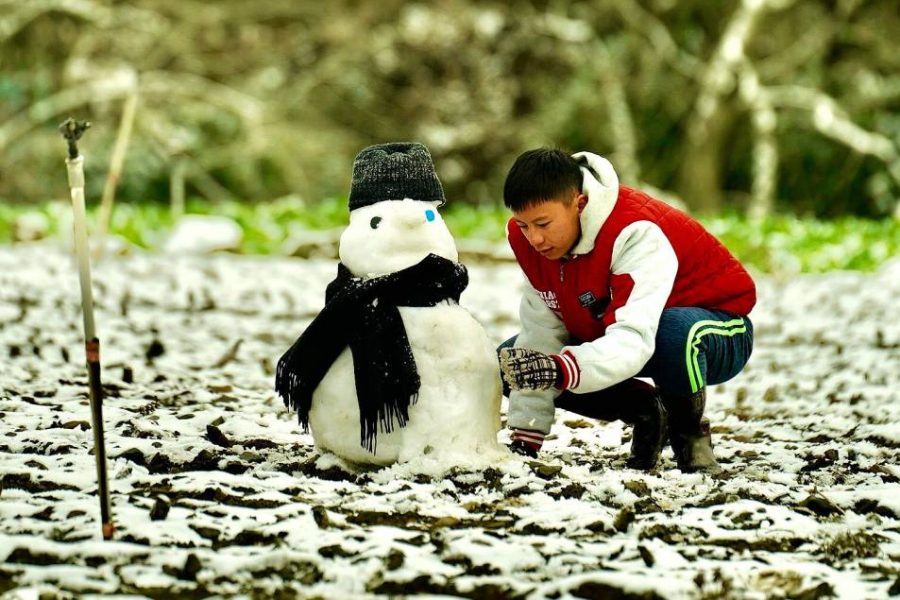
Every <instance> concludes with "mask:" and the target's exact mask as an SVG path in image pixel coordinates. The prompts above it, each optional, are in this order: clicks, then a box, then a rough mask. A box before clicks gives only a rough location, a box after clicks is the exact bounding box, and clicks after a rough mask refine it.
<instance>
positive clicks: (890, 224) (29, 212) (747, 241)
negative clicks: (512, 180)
mask: <svg viewBox="0 0 900 600" xmlns="http://www.w3.org/2000/svg"><path fill="white" fill-rule="evenodd" d="M187 210H188V212H189V213H195V214H216V215H224V216H228V217H231V218H232V219H234V220H235V221H237V222H238V223H239V224H240V225H241V227H242V228H243V230H244V241H243V245H242V247H241V249H240V250H241V252H244V253H247V254H277V253H278V252H279V249H280V248H281V246H282V244H283V242H284V240H285V239H287V238H288V237H289V236H290V234H291V232H292V231H294V230H295V229H298V228H305V229H326V228H338V227H344V226H345V225H346V224H347V219H348V213H347V203H346V200H345V199H343V198H335V199H330V200H325V201H322V202H319V203H317V204H314V205H307V204H304V203H303V202H302V201H300V200H299V199H296V198H285V199H282V200H278V201H275V202H270V203H264V204H262V203H261V204H244V203H238V202H231V203H223V204H210V203H208V202H200V201H193V202H189V203H188V207H187ZM70 211H71V209H70V208H69V206H68V205H67V204H65V203H61V202H55V203H46V204H43V205H40V206H37V207H34V206H21V205H10V204H5V203H0V243H9V242H10V241H12V239H13V234H12V230H13V224H14V223H16V222H17V221H18V222H20V223H23V222H34V221H36V222H37V223H38V224H42V227H43V229H45V231H46V233H47V234H48V235H51V236H53V235H57V234H58V232H59V230H60V227H62V226H65V227H68V226H69V222H70ZM89 212H90V213H91V218H92V219H93V218H95V216H96V207H93V206H92V207H91V208H90V209H89ZM442 214H443V216H444V219H445V221H446V222H447V226H448V227H449V228H450V231H451V232H452V233H453V235H454V237H456V238H457V239H464V238H474V239H484V240H494V241H498V242H502V241H503V239H504V238H505V235H506V221H507V219H508V218H509V215H508V213H507V211H506V210H505V209H504V208H503V207H501V206H498V207H477V208H476V207H468V206H461V205H456V206H454V207H451V208H449V209H447V210H444V211H442ZM701 221H702V222H703V224H704V225H705V226H706V227H707V228H708V229H709V230H710V231H711V232H712V233H713V234H715V235H716V237H718V238H719V239H720V240H722V241H723V242H724V243H725V245H726V246H728V248H729V249H730V250H731V251H732V252H733V253H734V254H735V255H736V256H737V257H738V258H739V259H741V260H742V261H743V262H744V263H745V264H747V265H749V266H751V267H753V268H755V269H757V270H760V271H764V272H778V273H796V272H810V273H821V272H824V271H830V270H834V269H850V270H860V271H870V270H873V269H876V268H877V267H878V266H879V265H880V264H882V263H883V262H884V261H885V260H886V259H887V258H889V257H892V256H898V255H900V222H898V221H897V220H895V219H885V220H881V221H870V220H863V219H857V218H849V217H847V218H842V219H837V220H833V221H817V220H813V219H800V218H797V217H794V216H789V215H773V216H771V217H768V218H766V219H764V220H762V221H759V222H750V221H748V220H747V219H745V218H743V217H741V216H738V215H725V216H719V217H714V218H704V219H701ZM172 225H173V221H172V217H171V214H170V212H169V209H168V207H167V206H165V205H160V204H121V205H118V206H116V209H115V211H114V213H113V219H112V223H111V230H112V233H115V234H117V235H120V236H122V237H124V238H126V239H127V240H129V241H131V242H132V243H133V244H135V245H137V246H139V247H141V248H147V249H153V248H155V247H157V246H158V245H159V244H160V243H161V242H162V241H163V240H164V239H165V236H166V234H167V233H168V232H169V231H170V230H171V228H172Z"/></svg>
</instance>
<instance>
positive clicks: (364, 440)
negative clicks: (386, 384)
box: [359, 392, 419, 454]
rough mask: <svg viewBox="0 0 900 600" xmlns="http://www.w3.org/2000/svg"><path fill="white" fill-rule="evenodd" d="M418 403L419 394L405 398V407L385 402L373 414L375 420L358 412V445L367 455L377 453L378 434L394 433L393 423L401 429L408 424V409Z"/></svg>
mask: <svg viewBox="0 0 900 600" xmlns="http://www.w3.org/2000/svg"><path fill="white" fill-rule="evenodd" d="M418 401H419V392H413V393H412V394H410V395H409V397H408V398H407V401H406V403H405V405H402V404H400V403H397V402H387V403H385V404H384V405H383V406H381V407H380V408H379V409H378V411H377V412H376V414H375V418H366V417H364V416H363V415H362V413H361V412H360V428H359V436H360V439H359V443H360V445H361V446H362V447H363V448H365V449H366V450H367V451H368V452H369V453H371V454H375V453H376V452H377V451H378V443H377V440H378V433H391V432H392V431H394V422H395V421H396V423H397V426H398V427H400V428H401V429H403V428H404V427H406V424H407V423H409V407H410V406H413V405H414V404H416V403H417V402H418Z"/></svg>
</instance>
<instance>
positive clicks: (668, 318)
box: [500, 148, 756, 473]
mask: <svg viewBox="0 0 900 600" xmlns="http://www.w3.org/2000/svg"><path fill="white" fill-rule="evenodd" d="M503 198H504V204H505V205H506V206H507V208H509V209H510V210H512V213H513V217H512V219H510V221H509V224H508V237H509V243H510V245H511V246H512V249H513V252H514V253H515V256H516V260H517V261H518V263H519V266H520V267H521V268H522V270H523V272H524V274H525V276H526V278H527V280H528V283H529V284H530V285H528V286H526V290H525V292H524V294H523V297H522V302H521V307H520V317H521V324H522V330H521V333H520V334H519V335H518V336H517V337H516V338H513V339H512V340H509V341H508V342H506V343H505V344H503V345H502V346H501V349H500V367H501V372H502V374H503V378H504V380H505V383H506V384H508V386H509V387H510V390H511V391H510V392H509V394H508V395H509V415H508V426H509V427H510V428H511V429H512V430H513V431H512V440H513V443H512V445H511V447H512V449H513V450H515V451H517V452H519V453H522V454H527V455H529V456H536V455H537V451H538V450H539V449H540V447H541V444H542V442H543V439H544V436H545V435H546V434H547V433H548V432H549V431H550V427H551V425H552V423H553V419H554V408H555V407H557V406H558V407H560V408H564V409H566V410H570V411H573V412H576V413H579V414H582V415H585V416H588V417H592V418H598V419H603V420H622V421H624V422H625V423H629V424H633V425H634V432H633V437H632V445H631V456H630V458H629V460H628V465H629V466H630V467H632V468H638V469H644V470H649V469H653V468H654V467H655V466H656V463H657V461H658V459H659V454H660V451H661V450H662V448H663V446H664V444H665V440H666V436H667V434H668V439H669V440H670V442H671V444H672V450H673V452H674V454H675V460H676V462H677V464H678V467H679V468H680V469H681V470H682V471H683V472H696V471H703V472H710V473H712V472H717V471H719V470H720V467H719V464H718V462H717V461H716V459H715V456H714V455H713V451H712V442H711V439H710V433H709V421H708V420H707V419H705V418H704V417H703V411H704V408H705V405H706V385H708V384H716V383H721V382H724V381H727V380H728V379H731V378H732V377H734V376H735V375H736V374H737V373H739V372H740V371H741V369H743V367H744V365H745V364H746V363H747V359H748V358H749V357H750V352H751V350H752V347H753V326H752V324H751V323H750V319H748V318H747V314H748V313H749V312H750V310H751V309H752V308H753V305H754V304H755V303H756V288H755V286H754V284H753V280H752V279H751V278H750V276H749V275H748V273H747V271H746V270H745V269H744V267H743V266H742V265H741V264H740V263H739V262H738V261H737V259H735V258H734V256H732V255H731V253H729V252H728V250H727V249H726V248H725V247H724V246H723V245H722V244H721V243H720V242H719V241H718V240H717V239H716V238H715V237H713V236H712V235H711V234H709V233H708V232H707V231H706V230H705V229H703V227H702V226H701V225H700V224H699V223H697V222H696V221H695V220H693V219H692V218H690V217H689V216H687V215H686V214H684V213H682V212H680V211H678V210H676V209H674V208H672V207H671V206H669V205H667V204H664V203H662V202H660V201H658V200H654V199H653V198H651V197H649V196H647V195H646V194H644V193H642V192H639V191H637V190H634V189H631V188H628V187H625V186H620V185H619V182H618V177H617V176H616V173H615V171H614V170H613V168H612V165H611V164H610V163H609V162H608V161H607V160H606V159H604V158H602V157H600V156H597V155H595V154H590V153H587V152H580V153H578V154H575V155H574V156H568V155H567V154H565V153H563V152H561V151H559V150H551V149H546V148H541V149H537V150H531V151H528V152H525V153H524V154H522V155H521V156H519V158H518V159H516V162H515V164H513V166H512V169H511V170H510V172H509V174H508V175H507V178H506V184H505V186H504V189H503ZM635 377H643V378H650V379H652V380H653V382H654V383H655V384H656V387H654V386H652V385H650V384H648V383H645V382H643V381H641V380H638V379H634V378H635Z"/></svg>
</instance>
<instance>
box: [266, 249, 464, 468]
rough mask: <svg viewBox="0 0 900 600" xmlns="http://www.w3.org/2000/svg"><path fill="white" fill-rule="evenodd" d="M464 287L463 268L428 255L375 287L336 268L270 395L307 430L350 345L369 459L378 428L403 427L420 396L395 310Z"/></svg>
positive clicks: (446, 296) (286, 355) (374, 283)
mask: <svg viewBox="0 0 900 600" xmlns="http://www.w3.org/2000/svg"><path fill="white" fill-rule="evenodd" d="M468 284H469V276H468V273H467V272H466V268H465V267H464V266H462V265H461V264H458V263H455V262H453V261H450V260H447V259H446V258H441V257H440V256H437V255H435V254H429V255H428V256H426V257H425V258H424V259H422V261H420V262H419V263H417V264H415V265H413V266H411V267H408V268H406V269H403V270H402V271H397V272H396V273H390V274H388V275H384V276H382V277H376V278H373V279H363V278H360V277H355V276H354V275H353V274H352V273H351V272H350V271H349V270H348V269H347V267H345V266H344V265H343V264H342V263H338V274H337V278H336V279H335V280H334V281H332V282H331V283H330V284H328V287H327V288H326V290H325V308H323V309H322V312H320V313H319V314H318V315H317V316H316V318H315V319H314V320H313V322H312V323H310V325H309V327H307V328H306V331H304V332H303V333H302V334H301V335H300V337H299V338H298V339H297V341H296V342H294V345H293V346H291V348H290V349H289V350H288V351H287V352H285V353H284V356H282V357H281V359H280V360H279V361H278V371H277V373H276V376H275V390H276V391H277V392H278V394H279V395H280V396H281V398H282V400H284V405H285V406H286V407H288V408H291V409H294V410H296V411H297V414H298V416H299V421H300V424H301V425H302V426H303V429H304V431H308V430H309V409H310V407H311V406H312V395H313V392H314V391H315V390H316V387H317V386H318V385H319V382H320V381H322V378H323V377H325V374H326V373H327V372H328V369H329V368H331V365H332V363H334V361H335V360H336V359H337V357H338V355H339V354H340V353H341V352H342V351H343V350H344V348H345V347H347V346H348V345H349V346H350V351H351V353H352V354H353V374H354V376H355V378H356V396H357V399H358V401H359V426H360V443H361V445H362V446H363V447H364V448H366V449H367V450H368V451H369V452H372V453H373V454H374V453H375V441H376V440H375V438H376V434H377V429H378V424H379V423H380V424H381V431H383V432H385V433H389V432H390V431H392V430H393V426H394V425H393V424H394V420H396V421H397V423H398V424H399V425H400V427H405V426H406V422H407V421H408V420H409V407H410V405H411V404H415V402H416V400H417V398H418V393H419V385H420V380H419V372H418V371H417V369H416V361H415V359H414V358H413V354H412V349H411V348H410V347H409V339H408V338H407V337H406V329H405V328H404V326H403V320H402V318H401V317H400V311H399V310H397V307H398V306H435V305H436V304H438V303H439V302H442V301H444V300H448V299H452V300H454V301H456V302H459V296H460V294H462V292H463V290H465V289H466V286H467V285H468Z"/></svg>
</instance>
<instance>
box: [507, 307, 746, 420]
mask: <svg viewBox="0 0 900 600" xmlns="http://www.w3.org/2000/svg"><path fill="white" fill-rule="evenodd" d="M517 337H518V336H513V337H511V338H510V339H508V340H506V341H505V342H503V343H502V344H500V346H499V347H498V348H497V351H498V352H499V351H500V349H502V348H510V347H512V346H513V344H515V341H516V338H517ZM752 351H753V323H751V322H750V319H749V318H748V317H739V316H736V315H733V314H731V313H728V312H725V311H720V310H708V309H705V308H690V307H688V308H680V307H679V308H667V309H665V310H664V311H663V312H662V315H661V316H660V319H659V329H658V330H657V332H656V350H655V351H654V352H653V356H651V357H650V360H648V361H647V364H645V365H644V367H643V368H642V369H641V370H640V372H639V373H637V375H636V377H647V378H650V379H653V382H654V383H655V384H656V387H658V388H659V391H660V393H661V394H662V395H663V396H671V397H674V396H688V395H691V394H694V393H696V392H698V391H700V390H701V389H703V388H704V387H705V386H706V385H714V384H717V383H724V382H726V381H728V380H729V379H731V378H732V377H734V376H735V375H737V374H738V373H740V372H741V370H742V369H743V368H744V365H746V364H747V361H748V360H749V359H750V353H751V352H752ZM640 383H641V382H638V381H635V380H634V379H633V378H632V379H628V380H626V381H623V382H622V383H619V384H616V385H614V386H611V387H608V388H606V389H603V390H598V391H596V392H588V393H585V394H574V393H572V392H568V391H566V392H563V393H562V394H560V396H559V397H558V398H557V399H556V406H558V407H559V408H565V409H567V410H573V412H578V413H580V414H586V412H585V411H584V410H582V409H579V408H577V407H586V405H592V407H593V408H594V409H595V410H599V407H598V405H602V404H604V403H605V402H604V400H606V399H609V400H610V401H612V400H614V399H615V398H622V395H623V393H624V392H626V391H627V390H630V389H634V388H635V387H636V386H639V384H640ZM503 393H504V395H505V396H509V386H507V384H506V382H503ZM597 418H603V417H602V416H601V415H598V416H597Z"/></svg>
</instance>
